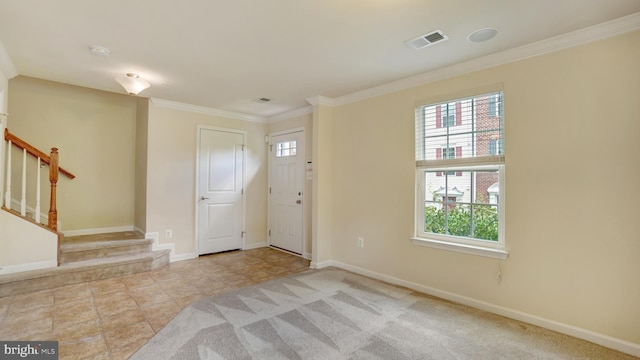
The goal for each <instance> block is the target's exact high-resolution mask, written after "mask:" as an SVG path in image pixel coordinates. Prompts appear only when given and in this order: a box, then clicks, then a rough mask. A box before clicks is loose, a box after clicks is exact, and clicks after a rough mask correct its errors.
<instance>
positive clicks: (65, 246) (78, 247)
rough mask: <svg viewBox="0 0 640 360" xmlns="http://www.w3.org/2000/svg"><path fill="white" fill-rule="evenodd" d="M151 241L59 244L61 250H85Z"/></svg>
mask: <svg viewBox="0 0 640 360" xmlns="http://www.w3.org/2000/svg"><path fill="white" fill-rule="evenodd" d="M151 243H153V239H128V240H103V241H87V242H67V243H62V244H61V245H60V251H62V252H75V251H86V250H93V249H104V248H115V247H122V246H131V245H145V244H151Z"/></svg>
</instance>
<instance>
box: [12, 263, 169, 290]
mask: <svg viewBox="0 0 640 360" xmlns="http://www.w3.org/2000/svg"><path fill="white" fill-rule="evenodd" d="M167 264H169V253H166V254H164V255H162V256H159V257H157V258H155V259H150V258H147V259H144V260H141V261H138V262H132V263H126V264H116V265H111V264H106V265H104V266H101V267H99V268H92V269H85V270H78V271H73V272H68V273H58V274H55V275H48V276H42V277H37V278H33V279H26V280H21V281H15V282H10V283H4V284H0V297H4V296H10V295H19V294H24V293H29V292H33V291H40V290H47V289H52V288H56V287H60V286H66V285H73V284H79V283H83V282H89V281H95V280H103V279H109V278H113V277H118V276H125V275H133V274H137V273H141V272H147V271H151V270H156V269H160V268H162V267H164V266H166V265H167Z"/></svg>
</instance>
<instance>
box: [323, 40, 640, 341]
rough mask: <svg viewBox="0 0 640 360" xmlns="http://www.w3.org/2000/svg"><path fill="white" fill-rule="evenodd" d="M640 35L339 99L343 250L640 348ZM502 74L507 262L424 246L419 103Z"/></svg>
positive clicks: (408, 277)
mask: <svg viewBox="0 0 640 360" xmlns="http://www.w3.org/2000/svg"><path fill="white" fill-rule="evenodd" d="M638 44H640V32H634V33H630V34H626V35H624V36H619V37H616V38H612V39H608V40H605V41H600V42H597V43H593V44H588V45H584V46H580V47H576V48H572V49H568V50H565V51H561V52H557V53H552V54H548V55H543V56H539V57H535V58H531V59H527V60H523V61H519V62H515V63H511V64H507V65H503V66H499V67H495V68H491V69H487V70H483V71H477V72H474V73H471V74H467V75H463V76H459V77H456V78H452V79H448V80H444V81H440V82H437V83H433V84H429V85H425V86H421V87H417V88H413V89H409V90H405V91H400V92H396V93H393V94H389V95H384V96H379V97H376V98H372V99H368V100H365V101H361V102H358V103H353V104H349V105H344V106H339V107H335V108H334V109H333V133H332V137H326V141H323V142H322V143H321V144H319V145H318V146H319V147H321V148H330V149H333V156H332V162H331V164H330V166H331V168H332V171H333V182H332V191H333V196H332V199H333V207H332V211H333V217H332V218H331V220H330V221H329V222H328V223H326V224H325V223H321V224H320V225H321V226H326V227H329V228H330V229H331V230H332V233H333V240H332V241H331V246H332V255H333V256H332V258H333V259H334V260H337V261H339V262H342V263H345V264H348V265H350V266H354V267H360V268H363V269H365V270H369V271H372V272H375V273H379V274H383V275H385V276H390V277H395V278H399V279H403V280H405V281H408V282H412V283H414V284H419V285H421V286H424V287H428V288H433V289H436V290H438V291H444V292H449V293H452V294H456V295H458V296H462V297H467V298H471V299H474V300H475V301H479V302H485V303H488V304H491V305H495V306H499V307H504V308H507V309H512V310H514V311H517V312H523V313H527V314H530V315H533V316H538V317H542V318H545V319H549V320H551V321H555V322H559V323H563V324H567V325H569V326H575V327H579V328H583V329H586V330H588V331H593V332H595V333H600V334H604V335H607V336H611V337H614V338H617V339H621V340H624V341H627V342H631V343H635V344H640V306H639V304H640V261H639V258H640V237H639V235H638V226H637V225H636V224H637V222H638V219H639V218H640V210H639V208H638V203H640V187H639V186H638V179H640V161H638V156H639V155H640V121H638V114H640V101H638V99H640V66H639V65H638V64H640V46H638ZM496 83H502V84H503V86H504V99H505V104H504V109H505V118H506V120H505V129H506V138H505V153H506V246H507V250H508V251H509V252H510V256H509V258H508V260H506V261H500V260H495V259H490V258H485V257H479V256H474V255H467V254H461V253H456V252H451V251H444V250H438V249H432V248H427V247H419V246H414V245H412V244H411V243H410V241H409V237H410V236H411V235H412V233H413V226H414V224H413V223H414V221H413V216H414V211H413V209H414V178H415V172H414V107H415V103H416V101H418V100H420V99H425V98H432V97H442V96H443V95H449V94H451V95H453V96H455V95H456V94H459V93H463V92H467V91H468V90H469V89H474V88H479V87H484V86H487V85H492V84H496ZM331 221H332V223H331ZM358 236H362V237H364V238H365V246H364V248H357V247H356V238H357V237H358ZM498 267H500V268H501V271H502V276H503V279H502V282H500V283H498V282H497V281H496V271H497V269H498Z"/></svg>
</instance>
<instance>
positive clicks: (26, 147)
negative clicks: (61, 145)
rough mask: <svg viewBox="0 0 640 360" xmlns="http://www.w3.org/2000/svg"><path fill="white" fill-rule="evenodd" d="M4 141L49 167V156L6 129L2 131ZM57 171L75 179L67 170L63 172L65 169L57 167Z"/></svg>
mask: <svg viewBox="0 0 640 360" xmlns="http://www.w3.org/2000/svg"><path fill="white" fill-rule="evenodd" d="M4 139H5V140H6V141H9V140H11V143H12V144H13V145H15V146H17V147H19V148H20V149H24V150H27V153H29V154H31V155H32V156H35V157H39V158H40V159H41V160H42V162H44V163H45V164H47V165H51V158H50V157H49V155H47V154H45V153H43V152H42V151H40V150H38V149H36V148H35V147H33V146H32V145H30V144H29V143H27V142H26V141H24V140H22V139H20V138H19V137H17V136H15V135H13V134H12V133H10V132H9V129H7V128H5V129H4ZM52 150H53V149H52ZM57 150H58V149H56V151H57ZM56 165H57V164H56ZM58 170H59V171H60V172H61V173H62V175H64V176H66V177H68V178H69V179H73V178H75V177H76V176H75V175H73V174H72V173H70V172H69V171H67V170H65V169H63V168H61V167H58Z"/></svg>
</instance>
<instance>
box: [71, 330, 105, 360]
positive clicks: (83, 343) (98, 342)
mask: <svg viewBox="0 0 640 360" xmlns="http://www.w3.org/2000/svg"><path fill="white" fill-rule="evenodd" d="M59 351H60V359H61V360H62V359H86V358H93V357H94V356H96V355H100V354H104V353H105V352H107V351H109V348H108V347H107V342H106V341H105V338H104V336H103V335H102V334H100V335H94V336H87V337H83V338H81V339H73V340H69V341H61V342H60V343H59Z"/></svg>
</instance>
